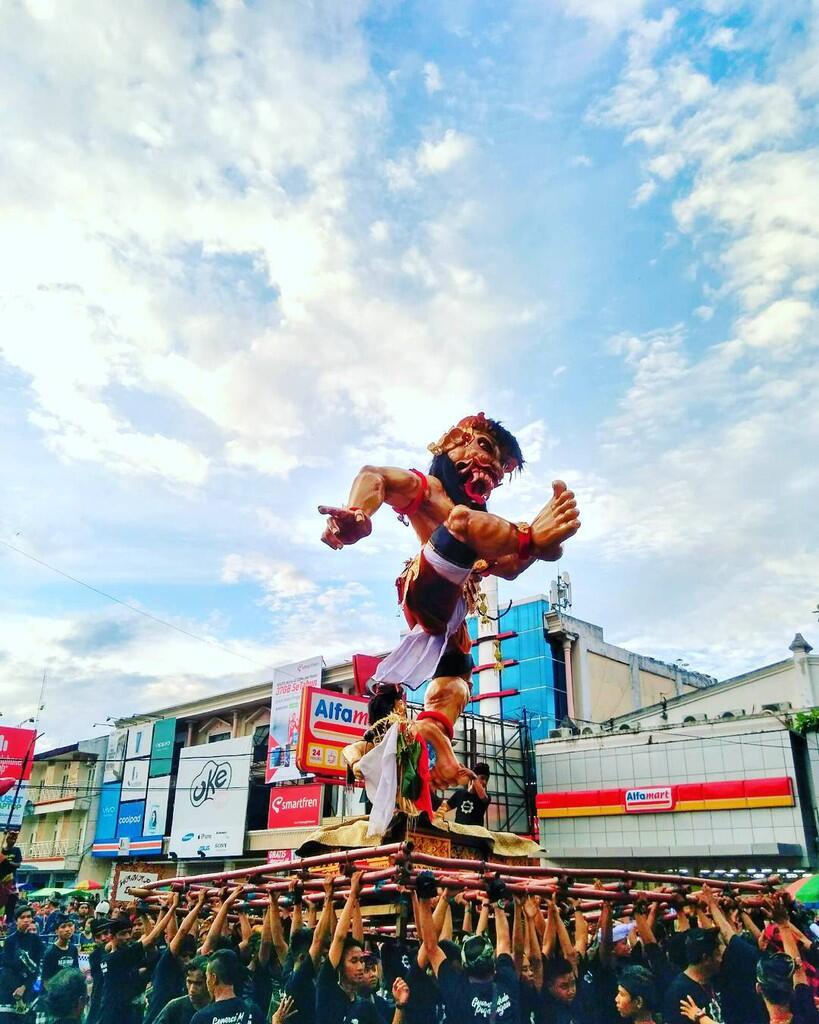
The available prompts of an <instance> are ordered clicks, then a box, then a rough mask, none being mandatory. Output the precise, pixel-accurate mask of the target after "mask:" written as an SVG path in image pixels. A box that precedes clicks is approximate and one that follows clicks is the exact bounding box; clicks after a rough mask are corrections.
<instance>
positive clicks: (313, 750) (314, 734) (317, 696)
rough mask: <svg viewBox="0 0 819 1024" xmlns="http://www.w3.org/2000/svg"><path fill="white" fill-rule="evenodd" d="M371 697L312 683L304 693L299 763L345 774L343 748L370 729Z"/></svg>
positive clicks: (308, 768)
mask: <svg viewBox="0 0 819 1024" xmlns="http://www.w3.org/2000/svg"><path fill="white" fill-rule="evenodd" d="M367 724H368V721H367V698H366V697H350V696H347V694H341V693H335V692H334V691H333V690H322V689H321V687H318V686H308V687H307V688H306V689H305V690H304V691H303V692H302V696H301V714H300V717H299V746H298V749H297V751H296V764H297V765H298V766H299V768H301V770H302V771H303V772H307V773H309V774H312V775H330V776H335V777H337V778H341V779H343V778H344V775H345V768H344V763H343V759H342V757H341V751H342V750H343V749H344V747H346V746H347V744H348V743H354V742H355V741H356V740H360V739H361V737H362V736H363V735H364V733H365V732H366V731H367Z"/></svg>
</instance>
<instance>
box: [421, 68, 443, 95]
mask: <svg viewBox="0 0 819 1024" xmlns="http://www.w3.org/2000/svg"><path fill="white" fill-rule="evenodd" d="M443 87H444V80H443V78H442V77H441V71H440V69H439V67H438V65H437V64H435V63H434V62H433V61H431V60H428V61H427V62H426V64H424V88H425V89H426V90H427V94H428V95H430V96H432V95H433V93H436V92H440V91H441V89H443Z"/></svg>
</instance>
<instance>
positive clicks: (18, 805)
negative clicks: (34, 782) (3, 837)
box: [0, 725, 37, 831]
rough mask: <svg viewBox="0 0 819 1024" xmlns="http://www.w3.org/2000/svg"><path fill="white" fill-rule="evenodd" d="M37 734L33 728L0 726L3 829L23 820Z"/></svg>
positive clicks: (0, 825) (1, 827)
mask: <svg viewBox="0 0 819 1024" xmlns="http://www.w3.org/2000/svg"><path fill="white" fill-rule="evenodd" d="M36 738H37V734H36V733H35V731H34V730H33V729H12V728H9V727H8V726H5V725H3V726H0V831H2V830H3V829H4V828H5V827H6V825H7V824H8V825H9V826H12V827H15V828H19V826H20V824H21V823H22V821H23V811H24V808H25V806H26V800H27V799H28V795H27V794H28V780H29V779H30V778H31V766H32V761H33V759H34V744H35V740H36Z"/></svg>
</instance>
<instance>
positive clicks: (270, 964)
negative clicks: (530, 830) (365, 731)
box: [0, 870, 819, 1024]
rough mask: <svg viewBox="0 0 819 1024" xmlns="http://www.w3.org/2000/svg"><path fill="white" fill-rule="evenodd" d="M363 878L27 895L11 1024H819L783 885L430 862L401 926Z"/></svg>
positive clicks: (12, 935)
mask: <svg viewBox="0 0 819 1024" xmlns="http://www.w3.org/2000/svg"><path fill="white" fill-rule="evenodd" d="M362 879H363V872H362V871H360V870H359V871H356V872H355V873H353V874H352V875H351V876H350V877H346V876H335V874H334V873H333V874H328V875H326V876H325V877H324V879H323V883H322V884H323V895H321V896H318V894H315V893H314V891H311V892H310V893H308V894H307V895H306V896H305V893H304V891H303V884H302V882H300V881H298V880H296V879H293V880H291V882H290V888H289V891H288V892H287V894H286V895H284V896H282V894H281V893H280V892H278V891H277V892H271V891H265V889H264V887H263V886H260V889H259V891H258V892H254V891H253V890H252V889H251V888H250V883H248V882H247V881H243V882H241V883H240V884H238V885H236V886H235V887H234V888H233V889H231V890H229V891H228V890H227V889H221V890H218V891H216V890H214V889H207V888H204V887H202V888H198V889H197V888H195V887H194V886H192V887H191V888H189V889H188V890H187V891H185V892H180V891H178V890H176V891H173V892H171V893H168V894H165V895H162V896H161V897H154V898H153V899H151V900H135V901H133V902H132V903H129V904H125V905H121V906H120V907H119V908H118V909H117V910H116V911H115V912H114V913H113V914H112V913H110V910H109V908H108V907H107V904H103V907H104V911H103V912H102V913H100V912H99V907H97V908H96V910H97V912H96V913H94V912H93V909H94V908H92V907H91V905H90V904H86V906H85V907H83V906H82V901H79V902H78V903H77V905H76V906H67V907H65V908H61V907H55V906H53V905H50V907H48V908H46V907H42V908H40V907H36V906H32V905H30V904H28V903H26V902H25V901H24V900H20V901H19V902H18V903H17V905H16V907H15V908H14V922H13V926H12V927H11V929H10V931H9V932H8V934H7V935H6V937H5V941H4V943H3V947H2V954H1V955H0V1024H51V1022H59V1024H69V1022H73V1024H81V1022H85V1024H284V1022H285V1021H287V1022H289V1024H617V1022H619V1021H624V1020H626V1021H636V1022H639V1024H652V1022H654V1024H660V1022H661V1024H685V1022H688V1021H693V1022H700V1024H767V1022H771V1024H788V1022H793V1024H808V1022H811V1024H819V1011H818V1010H817V1004H819V942H817V938H816V936H815V935H814V929H816V930H817V931H819V929H817V928H816V925H815V924H814V923H813V921H812V920H811V918H810V915H808V914H807V913H806V912H805V911H804V910H803V909H802V908H801V907H800V906H799V905H798V904H795V903H793V902H792V901H790V900H789V899H788V898H787V897H786V896H783V895H781V894H777V893H771V894H768V895H764V896H763V895H758V894H757V895H750V896H743V895H739V894H736V893H732V892H731V891H730V890H729V891H725V890H716V889H711V888H710V887H709V886H707V885H704V886H703V887H702V888H701V889H699V890H697V891H695V892H688V893H683V892H679V893H676V894H675V895H674V896H673V897H672V898H669V899H668V900H665V901H664V900H660V899H650V900H649V899H647V900H646V902H641V901H639V900H638V902H636V903H634V904H633V906H630V907H629V909H628V914H627V915H624V914H623V913H621V909H622V907H621V906H618V903H617V902H616V901H615V900H611V901H608V900H604V901H603V902H602V904H601V905H600V907H599V909H595V910H593V911H590V910H589V907H588V904H584V905H583V906H581V904H579V903H578V902H576V901H572V900H571V899H568V898H564V896H565V894H562V893H560V892H558V893H556V894H555V895H553V896H552V897H551V898H550V899H547V898H546V897H545V896H536V895H532V894H521V893H515V894H512V893H510V892H509V890H508V888H507V887H506V885H505V884H504V883H503V881H501V880H500V879H498V878H492V879H489V880H487V883H486V885H485V886H484V887H483V888H482V889H481V890H480V891H479V890H475V891H472V892H464V891H463V890H462V888H460V887H452V886H448V885H447V884H446V883H447V877H446V876H438V877H437V878H436V876H435V875H433V874H432V873H431V872H427V871H423V872H420V873H416V874H415V875H414V876H413V877H412V878H411V879H410V880H408V881H407V880H406V879H405V881H406V884H405V885H403V891H402V892H401V893H400V895H399V896H398V906H399V908H403V917H401V918H400V922H399V923H398V924H396V918H395V917H394V916H393V917H384V916H379V914H377V913H375V910H376V907H375V903H380V904H382V905H383V904H385V903H387V902H389V901H388V900H386V899H385V898H384V897H379V895H378V893H377V892H375V893H373V892H372V890H368V893H367V895H366V896H363V895H362ZM392 899H394V896H393V895H392V894H391V896H390V900H392ZM374 901H375V903H374ZM262 904H263V906H262ZM105 911H108V912H105ZM79 935H83V936H86V937H88V938H90V943H91V949H90V953H89V955H88V958H87V973H84V972H83V971H80V970H79V969H78V968H79V957H78V945H79V943H78V942H77V938H78V936H79Z"/></svg>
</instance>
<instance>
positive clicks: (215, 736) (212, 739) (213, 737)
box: [208, 732, 230, 743]
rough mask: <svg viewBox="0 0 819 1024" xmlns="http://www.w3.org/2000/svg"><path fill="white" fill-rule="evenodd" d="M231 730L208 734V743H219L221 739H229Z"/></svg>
mask: <svg viewBox="0 0 819 1024" xmlns="http://www.w3.org/2000/svg"><path fill="white" fill-rule="evenodd" d="M229 739H230V732H212V733H211V734H210V736H208V743H219V741H220V740H229Z"/></svg>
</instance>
